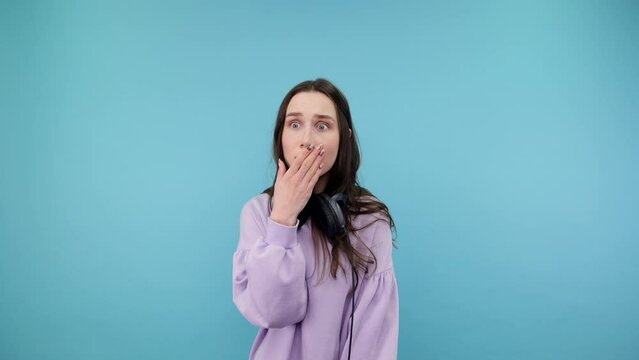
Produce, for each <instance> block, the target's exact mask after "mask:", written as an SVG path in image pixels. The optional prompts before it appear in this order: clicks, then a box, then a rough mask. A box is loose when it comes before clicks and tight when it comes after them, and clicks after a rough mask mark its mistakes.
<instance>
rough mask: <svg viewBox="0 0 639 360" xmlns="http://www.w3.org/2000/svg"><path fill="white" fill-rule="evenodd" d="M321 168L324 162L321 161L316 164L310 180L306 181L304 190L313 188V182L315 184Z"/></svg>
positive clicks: (320, 173)
mask: <svg viewBox="0 0 639 360" xmlns="http://www.w3.org/2000/svg"><path fill="white" fill-rule="evenodd" d="M323 169H324V163H323V162H322V163H321V164H319V166H317V168H315V173H314V174H313V177H311V180H310V181H309V182H308V186H307V187H306V191H313V188H315V184H317V181H318V180H319V178H320V176H321V175H322V170H323Z"/></svg>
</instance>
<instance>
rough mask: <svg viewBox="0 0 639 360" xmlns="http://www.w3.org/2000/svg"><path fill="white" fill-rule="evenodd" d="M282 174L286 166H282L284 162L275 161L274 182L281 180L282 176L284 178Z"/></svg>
mask: <svg viewBox="0 0 639 360" xmlns="http://www.w3.org/2000/svg"><path fill="white" fill-rule="evenodd" d="M284 173H286V165H284V162H283V161H282V160H281V159H279V158H278V159H277V175H276V177H275V180H276V181H278V180H279V179H280V178H282V176H284Z"/></svg>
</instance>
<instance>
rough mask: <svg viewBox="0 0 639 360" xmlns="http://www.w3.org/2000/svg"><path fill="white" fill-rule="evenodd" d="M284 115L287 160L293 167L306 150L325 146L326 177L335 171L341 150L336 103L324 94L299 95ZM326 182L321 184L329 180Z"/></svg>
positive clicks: (284, 143)
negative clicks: (336, 160) (334, 167)
mask: <svg viewBox="0 0 639 360" xmlns="http://www.w3.org/2000/svg"><path fill="white" fill-rule="evenodd" d="M285 115H286V116H285V118H284V130H283V131H282V147H283V150H284V157H285V159H284V160H285V161H286V163H287V164H288V165H289V166H290V165H291V164H292V163H293V161H294V160H295V158H296V157H298V156H300V155H301V154H302V153H303V152H304V151H308V150H306V146H308V145H313V146H315V147H317V146H319V145H320V144H324V151H325V153H324V166H323V168H322V170H321V171H322V173H321V175H322V177H323V176H324V175H325V174H326V173H327V172H328V171H329V170H330V169H331V167H333V164H334V163H335V159H336V158H337V151H338V150H339V127H338V124H337V121H338V119H337V114H336V111H335V105H334V104H333V101H332V100H331V99H330V98H329V97H328V96H326V95H324V94H323V93H321V92H317V91H311V92H300V93H297V94H295V95H294V96H293V97H292V98H291V101H290V102H289V103H288V107H287V108H286V114H285ZM302 144H303V145H304V146H301V145H302ZM322 177H321V178H320V180H322V179H323V178H322ZM323 180H324V181H318V183H321V182H325V180H326V179H323Z"/></svg>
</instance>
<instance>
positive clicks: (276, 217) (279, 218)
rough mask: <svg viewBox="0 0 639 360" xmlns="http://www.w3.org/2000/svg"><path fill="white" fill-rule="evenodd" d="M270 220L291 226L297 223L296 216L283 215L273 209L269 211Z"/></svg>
mask: <svg viewBox="0 0 639 360" xmlns="http://www.w3.org/2000/svg"><path fill="white" fill-rule="evenodd" d="M271 220H273V221H275V222H276V223H278V224H282V225H286V226H293V225H295V224H296V223H297V216H285V215H281V214H279V213H278V212H275V211H273V212H271Z"/></svg>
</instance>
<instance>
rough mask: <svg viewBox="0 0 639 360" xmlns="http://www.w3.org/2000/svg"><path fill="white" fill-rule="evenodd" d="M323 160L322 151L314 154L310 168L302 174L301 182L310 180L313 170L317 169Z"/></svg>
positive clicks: (313, 173)
mask: <svg viewBox="0 0 639 360" xmlns="http://www.w3.org/2000/svg"><path fill="white" fill-rule="evenodd" d="M323 162H324V153H322V152H321V151H320V152H319V153H318V154H317V156H315V159H314V160H313V163H312V164H311V166H310V168H309V169H308V171H307V172H306V174H305V175H304V180H302V181H303V182H310V181H311V179H312V178H313V176H314V175H315V172H316V171H317V169H318V168H319V167H320V165H321V164H322V163H323Z"/></svg>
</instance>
